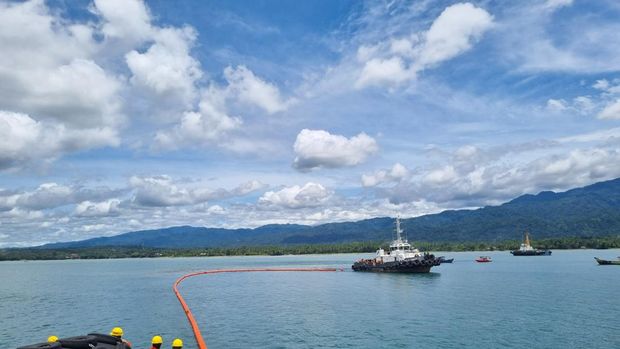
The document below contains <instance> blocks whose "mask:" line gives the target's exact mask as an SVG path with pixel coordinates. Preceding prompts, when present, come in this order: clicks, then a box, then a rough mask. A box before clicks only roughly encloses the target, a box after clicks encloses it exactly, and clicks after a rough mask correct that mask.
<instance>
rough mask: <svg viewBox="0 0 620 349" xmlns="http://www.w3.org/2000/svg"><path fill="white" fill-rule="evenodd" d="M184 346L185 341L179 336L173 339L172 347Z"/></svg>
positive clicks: (173, 348) (179, 348)
mask: <svg viewBox="0 0 620 349" xmlns="http://www.w3.org/2000/svg"><path fill="white" fill-rule="evenodd" d="M181 348H183V341H182V340H180V339H179V338H177V339H175V340H173V341H172V349H181Z"/></svg>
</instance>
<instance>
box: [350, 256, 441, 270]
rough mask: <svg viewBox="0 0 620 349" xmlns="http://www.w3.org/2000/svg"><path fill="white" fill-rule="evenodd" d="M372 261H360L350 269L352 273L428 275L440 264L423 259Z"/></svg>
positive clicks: (434, 260)
mask: <svg viewBox="0 0 620 349" xmlns="http://www.w3.org/2000/svg"><path fill="white" fill-rule="evenodd" d="M371 261H372V260H362V261H358V262H355V263H354V264H353V265H352V266H351V269H353V271H365V272H373V273H411V274H414V273H428V272H430V271H431V268H432V267H435V266H438V265H440V264H441V261H439V259H435V258H433V259H425V260H414V261H406V260H405V261H399V262H387V263H372V262H371Z"/></svg>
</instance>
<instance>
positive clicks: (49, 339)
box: [47, 336, 58, 343]
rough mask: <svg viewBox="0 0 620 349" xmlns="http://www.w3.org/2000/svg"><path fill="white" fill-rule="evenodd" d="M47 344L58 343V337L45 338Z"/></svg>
mask: <svg viewBox="0 0 620 349" xmlns="http://www.w3.org/2000/svg"><path fill="white" fill-rule="evenodd" d="M47 342H48V343H54V342H58V337H56V336H49V337H47Z"/></svg>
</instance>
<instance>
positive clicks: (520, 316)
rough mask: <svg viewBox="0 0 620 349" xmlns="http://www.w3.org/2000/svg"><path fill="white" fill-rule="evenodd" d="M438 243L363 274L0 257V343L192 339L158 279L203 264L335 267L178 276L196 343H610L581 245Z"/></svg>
mask: <svg viewBox="0 0 620 349" xmlns="http://www.w3.org/2000/svg"><path fill="white" fill-rule="evenodd" d="M485 254H486V255H490V256H491V257H492V258H493V260H494V261H493V262H492V263H487V264H478V263H475V262H474V261H473V260H474V258H475V257H476V256H478V255H480V253H479V252H478V253H472V252H461V253H444V254H443V255H446V256H448V257H454V258H455V261H454V263H453V264H444V265H442V266H440V267H436V268H433V272H432V273H431V274H427V275H393V274H367V273H354V272H351V271H350V264H351V263H352V262H353V261H354V260H355V259H358V258H361V257H366V256H370V254H368V255H351V254H341V255H317V256H282V257H221V258H176V259H168V258H165V259H164V258H162V259H126V260H96V261H86V260H84V261H81V260H75V261H44V262H2V263H0V328H1V330H0V347H1V348H15V347H17V346H19V345H26V344H31V343H35V342H41V341H44V340H45V338H47V336H49V335H52V334H55V335H58V336H75V335H81V334H86V333H88V332H108V331H109V330H110V329H111V328H112V327H114V326H122V327H123V329H124V330H125V334H126V337H127V338H128V339H129V340H131V341H132V342H133V344H134V348H136V349H138V348H148V347H149V341H150V338H151V336H153V335H154V334H162V335H163V336H164V342H165V344H164V346H165V347H166V348H168V347H169V345H170V341H171V340H172V339H173V337H176V336H179V337H180V338H182V339H183V340H184V341H185V348H195V347H196V345H195V343H194V341H193V335H192V332H191V330H190V328H189V326H188V324H187V321H186V318H185V315H184V313H183V311H182V309H181V307H180V306H179V304H178V301H177V300H176V298H175V296H174V294H173V293H172V291H171V285H172V283H173V281H174V280H175V279H176V278H177V277H178V276H180V275H182V274H185V273H188V272H191V271H199V270H205V269H217V268H254V267H311V266H320V267H344V268H345V270H346V271H345V272H337V273H241V274H219V275H208V276H201V277H196V278H193V279H189V280H187V281H185V282H184V283H183V284H182V286H181V292H182V293H183V295H184V297H185V299H186V300H187V302H188V304H189V305H190V307H191V308H192V311H193V313H194V315H195V316H196V318H197V321H198V323H199V325H200V327H201V329H202V331H203V334H204V335H205V337H206V342H207V345H208V346H209V348H211V349H217V348H620V292H619V291H620V266H598V265H596V263H595V261H594V259H593V257H594V256H598V257H604V258H615V257H616V256H620V250H598V251H594V250H580V251H554V252H553V256H550V257H513V256H511V255H510V254H509V253H508V252H490V253H485Z"/></svg>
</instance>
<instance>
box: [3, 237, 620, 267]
mask: <svg viewBox="0 0 620 349" xmlns="http://www.w3.org/2000/svg"><path fill="white" fill-rule="evenodd" d="M520 243H521V241H516V240H512V241H504V242H412V245H413V246H415V247H417V248H418V249H420V250H421V251H493V250H497V251H505V250H513V249H517V248H518V247H519V245H520ZM378 247H383V248H387V247H388V244H387V243H385V242H377V241H365V242H350V243H341V244H302V245H283V246H241V247H230V248H228V247H213V248H152V247H112V246H109V247H106V246H103V247H85V248H67V249H42V248H7V249H0V261H12V260H13V261H14V260H62V259H110V258H158V257H213V256H280V255H303V254H334V253H368V252H375V251H376V250H377V248H378ZM534 247H536V248H545V249H557V250H560V249H579V248H594V249H607V248H620V236H608V237H568V238H552V239H542V240H537V241H535V244H534Z"/></svg>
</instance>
